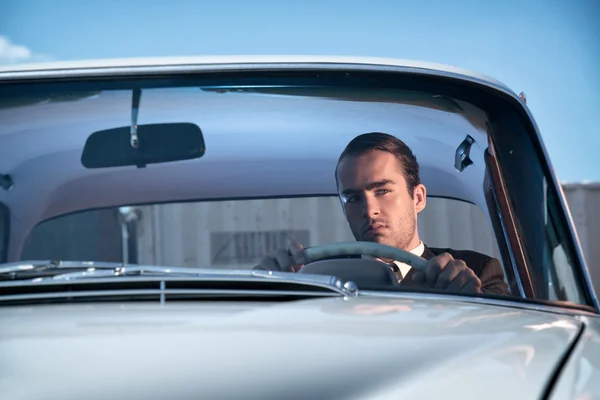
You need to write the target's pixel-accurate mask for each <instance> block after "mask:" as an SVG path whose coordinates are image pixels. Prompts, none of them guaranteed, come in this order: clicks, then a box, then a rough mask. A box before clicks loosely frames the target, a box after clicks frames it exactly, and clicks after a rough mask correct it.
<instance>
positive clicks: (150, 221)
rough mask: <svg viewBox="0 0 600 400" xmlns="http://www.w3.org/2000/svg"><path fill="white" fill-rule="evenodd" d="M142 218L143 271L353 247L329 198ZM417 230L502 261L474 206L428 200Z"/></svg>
mask: <svg viewBox="0 0 600 400" xmlns="http://www.w3.org/2000/svg"><path fill="white" fill-rule="evenodd" d="M142 215H143V217H142V219H141V220H140V221H139V227H140V228H139V230H138V251H139V253H138V254H139V258H138V262H140V263H148V264H162V265H177V266H193V265H194V266H195V265H199V266H209V265H212V266H217V267H229V268H248V267H251V266H253V265H256V263H257V262H259V261H260V257H261V256H262V255H264V254H265V253H269V252H271V251H273V249H275V248H277V247H278V246H279V245H282V244H284V243H285V239H286V238H287V237H289V236H292V237H294V238H296V239H297V240H298V241H300V242H301V243H302V244H304V245H305V246H314V245H317V244H325V243H330V242H341V241H353V240H354V238H353V236H352V234H351V232H350V229H349V227H348V224H347V223H346V220H345V217H344V215H343V213H342V209H341V206H340V203H339V200H338V199H337V198H330V197H321V198H296V199H277V200H244V201H222V202H202V203H179V204H168V205H155V206H148V207H144V208H142ZM419 225H420V226H419V228H420V232H421V236H422V238H423V241H424V242H425V243H426V244H428V245H429V246H431V247H453V248H462V249H469V250H477V251H481V252H483V253H486V254H489V255H492V256H495V257H499V253H498V250H497V248H496V245H495V241H494V238H493V235H492V230H491V226H490V223H489V220H488V218H486V216H485V215H484V214H483V212H482V211H481V210H480V209H478V208H477V207H475V206H473V205H469V204H466V203H463V202H459V201H456V200H447V199H429V201H428V204H427V207H426V209H425V211H423V213H422V215H421V217H420V218H419ZM236 256H237V257H236Z"/></svg>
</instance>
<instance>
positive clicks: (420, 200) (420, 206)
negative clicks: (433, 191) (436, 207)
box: [413, 184, 427, 214]
mask: <svg viewBox="0 0 600 400" xmlns="http://www.w3.org/2000/svg"><path fill="white" fill-rule="evenodd" d="M413 201H414V204H415V211H416V212H417V214H418V213H420V212H421V211H423V210H424V209H425V206H426V205H427V188H425V185H423V184H418V185H417V186H415V190H414V192H413Z"/></svg>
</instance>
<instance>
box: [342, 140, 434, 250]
mask: <svg viewBox="0 0 600 400" xmlns="http://www.w3.org/2000/svg"><path fill="white" fill-rule="evenodd" d="M337 178H338V193H339V195H340V199H341V201H342V205H343V208H344V214H345V215H346V219H347V220H348V224H349V225H350V229H351V230H352V233H353V235H354V238H355V239H356V240H358V241H366V242H377V243H381V244H386V245H388V246H394V247H397V248H401V249H404V250H408V251H410V250H411V249H412V248H414V247H416V246H418V245H419V238H418V234H417V214H418V213H419V212H420V211H421V210H423V209H424V208H425V203H426V193H425V187H424V186H423V185H418V186H417V187H416V188H415V191H414V194H413V195H412V196H411V193H409V192H408V189H407V185H406V178H405V177H404V172H403V170H402V166H401V165H400V161H399V160H398V159H397V158H396V157H395V156H394V155H393V154H391V153H388V152H385V151H379V150H373V151H370V152H367V153H365V154H362V155H359V156H347V157H344V158H343V159H342V161H341V162H340V164H339V166H338V175H337Z"/></svg>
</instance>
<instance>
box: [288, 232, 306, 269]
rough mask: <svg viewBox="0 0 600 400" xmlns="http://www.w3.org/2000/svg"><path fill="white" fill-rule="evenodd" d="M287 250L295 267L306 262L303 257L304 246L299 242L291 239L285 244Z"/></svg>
mask: <svg viewBox="0 0 600 400" xmlns="http://www.w3.org/2000/svg"><path fill="white" fill-rule="evenodd" d="M287 250H288V252H289V253H290V254H291V258H292V264H293V265H294V266H295V267H301V266H303V265H304V264H305V263H306V260H305V257H304V247H303V246H302V244H300V242H298V241H296V240H293V239H291V240H290V241H289V242H288V244H287Z"/></svg>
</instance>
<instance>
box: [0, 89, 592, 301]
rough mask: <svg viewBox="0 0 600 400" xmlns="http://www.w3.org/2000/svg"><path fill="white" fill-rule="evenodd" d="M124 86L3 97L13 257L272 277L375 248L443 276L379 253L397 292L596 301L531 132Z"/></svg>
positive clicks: (367, 100) (363, 108)
mask: <svg viewBox="0 0 600 400" xmlns="http://www.w3.org/2000/svg"><path fill="white" fill-rule="evenodd" d="M269 79H275V78H269ZM288 83H289V81H288ZM120 85H121V87H110V85H108V86H107V87H102V85H100V84H86V85H83V86H80V87H78V86H76V85H75V86H73V85H71V86H69V85H66V86H64V87H50V86H48V87H46V86H43V85H42V86H39V87H35V86H29V87H28V88H27V90H21V91H10V90H8V89H4V90H5V91H8V93H7V95H6V96H4V97H3V102H2V104H1V105H0V107H1V108H0V118H1V119H2V121H3V124H2V126H0V141H1V142H0V147H1V148H3V149H11V151H10V154H7V155H6V157H3V158H2V159H0V173H3V172H11V173H10V175H9V174H5V176H6V177H8V179H9V181H10V182H11V187H10V190H3V191H0V202H2V204H4V206H5V209H7V210H9V213H8V215H9V217H8V218H7V217H6V215H7V214H6V213H5V216H4V217H3V219H2V221H3V228H4V229H5V232H7V234H6V235H7V237H8V240H7V241H5V243H4V246H3V249H2V250H3V251H2V252H0V254H2V253H3V252H4V253H5V254H6V257H5V260H4V261H7V262H15V261H18V260H36V259H37V260H39V259H60V260H80V261H112V262H122V261H123V260H125V261H126V262H128V263H136V264H146V265H166V266H181V267H195V268H217V269H252V268H255V267H257V266H259V267H264V268H263V269H271V268H274V267H276V268H282V265H283V264H285V262H283V264H282V258H281V257H278V256H277V255H276V254H277V252H278V250H279V249H284V248H285V247H286V246H287V242H288V241H289V239H294V240H295V241H297V242H298V243H299V244H300V245H301V246H304V247H314V246H320V245H326V244H331V243H338V242H353V241H362V242H376V243H380V244H384V245H388V246H392V247H395V248H398V249H401V250H404V251H405V252H410V253H412V254H414V255H417V256H419V257H421V258H423V259H424V260H425V261H426V262H425V264H427V262H429V261H430V260H432V259H434V262H433V264H435V265H438V264H439V265H438V266H439V268H440V270H439V271H437V272H436V273H435V275H430V273H431V271H430V270H427V271H429V272H426V271H425V270H424V269H423V270H421V269H420V268H425V267H421V266H420V267H417V266H416V264H414V265H412V267H411V266H410V265H408V264H407V262H408V261H406V260H404V261H402V262H400V263H398V262H391V261H394V260H386V257H384V256H381V255H380V256H374V255H367V256H368V257H366V258H368V259H369V260H373V259H375V260H377V261H383V262H385V263H388V261H389V267H390V268H391V270H392V271H393V272H394V274H395V275H394V276H395V277H396V278H397V279H398V282H396V283H400V284H401V285H403V284H404V283H407V282H408V283H410V284H416V285H421V284H422V285H426V284H428V285H429V286H430V287H431V288H435V289H440V287H441V288H442V289H444V288H452V287H453V286H452V285H454V286H455V289H459V291H460V290H463V289H464V290H467V291H470V292H473V293H481V292H482V293H481V294H486V293H489V294H495V295H507V296H514V297H531V298H539V299H544V300H565V301H571V302H575V303H580V304H585V303H588V302H589V300H588V299H587V298H586V295H585V294H584V293H583V291H582V288H581V276H580V272H578V271H577V269H576V268H577V262H575V263H574V262H573V260H574V257H575V252H574V249H573V248H572V241H571V240H572V238H571V237H570V235H571V233H570V231H569V229H568V226H567V225H565V221H566V220H565V216H564V212H563V210H562V209H561V207H560V206H559V205H558V203H557V198H556V193H555V192H554V191H553V189H552V187H551V185H546V186H545V187H543V185H542V183H540V182H545V173H544V168H545V166H544V165H542V164H540V163H539V162H537V163H536V161H535V158H532V156H530V155H529V153H528V151H529V147H531V143H529V142H528V139H527V135H526V134H525V133H522V134H517V133H518V130H516V129H517V128H518V127H519V125H518V124H517V123H516V122H514V121H512V122H511V121H509V119H504V120H502V119H498V118H492V117H491V115H490V114H489V113H488V112H487V111H485V110H484V109H482V108H479V107H477V106H475V105H474V104H473V103H470V102H467V101H465V100H461V99H459V98H458V97H457V98H453V97H450V96H449V95H448V92H447V91H444V90H441V86H440V92H439V93H438V92H436V91H435V90H432V88H431V87H429V89H428V90H426V91H422V90H416V87H415V86H414V85H412V87H411V88H410V89H405V88H401V87H398V88H389V87H386V88H376V87H368V86H363V87H361V86H354V87H341V86H330V87H329V86H318V85H289V84H288V85H277V84H273V85H242V84H240V85H237V86H236V85H231V84H229V85H222V84H220V85H219V84H213V85H206V84H200V83H198V84H195V85H191V84H189V83H188V84H185V85H184V86H183V87H172V86H169V85H170V83H168V82H167V83H166V82H164V81H162V82H158V83H157V84H156V86H153V85H149V84H148V83H143V82H142V83H138V84H136V85H134V87H135V88H126V87H125V86H127V85H129V84H127V83H121V84H120ZM161 85H162V86H166V87H160V86H161ZM116 86H119V85H116ZM140 87H141V88H142V89H139V88H140ZM13 89H14V88H13ZM8 94H10V96H9V95H8ZM496 111H497V110H496ZM507 112H508V111H507ZM182 127H186V128H185V129H187V130H182V129H183V128H182ZM189 127H193V129H191V130H190V129H188V128H189ZM511 129H512V131H513V133H514V134H513V135H512V136H511V135H502V134H499V133H498V132H504V131H510V130H511ZM492 133H494V136H493V138H492V136H491V135H492ZM151 134H152V135H154V136H152V137H150V136H148V135H151ZM138 135H139V136H138ZM144 135H146V136H144ZM198 135H200V136H198ZM359 136H360V138H359ZM190 140H191V141H190ZM194 140H195V141H194ZM361 141H362V142H361ZM374 141H379V142H377V143H375V142H374ZM382 141H383V142H382ZM385 141H387V142H385ZM492 142H493V143H494V149H491V150H490V149H489V148H490V143H492ZM521 142H523V143H521ZM139 143H141V145H142V146H146V147H144V148H143V149H142V150H139V149H138V150H136V149H137V147H136V146H138V145H139ZM149 143H150V144H149ZM186 143H187V144H186ZM190 143H191V144H190ZM351 143H354V144H351ZM374 143H375V144H374ZM94 146H95V147H94ZM152 146H154V147H152ZM182 146H190V147H189V151H188V149H186V148H182ZM194 146H195V147H194ZM361 146H363V147H361ZM365 146H366V147H365ZM369 146H371V147H369ZM386 146H387V147H386ZM192 147H193V148H192ZM514 148H519V149H520V153H519V154H517V156H518V158H517V159H511V158H510V157H515V156H514V152H513V151H512V149H514ZM365 149H366V150H365ZM181 150H183V151H181ZM144 151H145V152H146V153H144ZM531 151H532V152H531V154H532V155H533V154H536V153H535V151H534V150H531ZM161 157H162V158H161ZM177 157H179V158H177ZM520 163H523V167H520V166H519V165H520ZM529 164H530V165H529ZM525 166H527V167H529V168H528V169H527V170H528V171H531V174H530V175H527V177H526V179H525V178H523V174H522V171H523V170H524V169H523V168H525ZM517 170H518V171H517ZM7 181H8V180H7ZM538 189H539V190H538ZM540 207H541V208H540ZM529 232H546V234H545V235H540V234H536V235H535V236H532V235H529V234H528V233H529ZM519 235H520V236H519ZM286 251H287V252H288V254H289V255H290V257H291V256H293V254H292V252H291V251H290V250H289V249H287V250H286ZM447 254H449V256H448V255H447ZM279 255H281V253H279ZM363 256H364V254H363ZM269 257H270V261H264V260H265V258H269ZM369 257H370V258H369ZM359 258H360V256H359ZM362 258H363V259H364V258H365V257H362ZM288 261H290V266H289V268H291V269H290V271H291V272H298V271H297V267H298V265H299V264H298V263H296V264H298V265H295V264H294V263H295V262H292V261H293V260H292V259H291V258H290V259H289V260H288ZM396 261H398V260H396ZM286 262H287V261H286ZM440 263H441V264H440ZM292 264H294V265H292ZM425 264H423V265H425ZM407 265H408V267H407ZM447 266H449V267H448V269H446V270H445V271H446V272H445V275H444V274H442V273H441V271H442V270H443V268H446V267H447ZM284 267H285V266H284ZM300 267H303V265H301V266H300ZM285 268H288V267H285ZM428 268H429V267H428ZM432 268H438V267H437V266H436V267H432ZM524 268H525V269H524ZM418 272H423V274H424V275H422V276H419V273H418ZM432 277H433V278H432ZM430 278H432V279H434V281H433V282H432V283H427V282H428V280H429V279H430ZM436 279H437V281H436ZM443 280H447V282H442V281H443ZM436 285H437V286H436ZM439 285H441V286H439ZM438 286H439V287H438ZM465 288H467V289H465ZM444 290H445V289H444Z"/></svg>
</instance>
